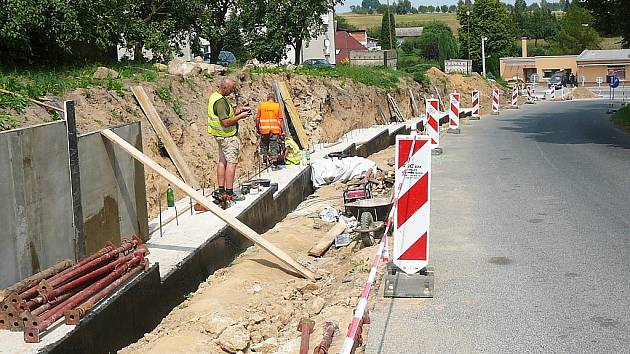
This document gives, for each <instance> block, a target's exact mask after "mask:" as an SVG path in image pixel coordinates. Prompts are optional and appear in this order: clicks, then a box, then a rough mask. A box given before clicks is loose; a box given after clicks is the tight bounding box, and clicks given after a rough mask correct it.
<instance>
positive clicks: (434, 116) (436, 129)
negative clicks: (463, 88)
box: [426, 98, 440, 149]
mask: <svg viewBox="0 0 630 354" xmlns="http://www.w3.org/2000/svg"><path fill="white" fill-rule="evenodd" d="M438 107H439V101H438V100H436V99H434V98H429V99H427V100H426V110H427V125H426V130H427V134H428V135H429V136H430V137H431V148H432V149H435V148H437V147H439V146H440V111H439V109H438Z"/></svg>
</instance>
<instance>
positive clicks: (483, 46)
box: [481, 37, 488, 79]
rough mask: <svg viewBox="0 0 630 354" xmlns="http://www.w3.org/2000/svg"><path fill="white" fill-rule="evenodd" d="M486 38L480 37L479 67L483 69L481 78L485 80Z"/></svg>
mask: <svg viewBox="0 0 630 354" xmlns="http://www.w3.org/2000/svg"><path fill="white" fill-rule="evenodd" d="M487 40H488V37H481V65H482V67H483V77H484V79H485V78H486V41H487Z"/></svg>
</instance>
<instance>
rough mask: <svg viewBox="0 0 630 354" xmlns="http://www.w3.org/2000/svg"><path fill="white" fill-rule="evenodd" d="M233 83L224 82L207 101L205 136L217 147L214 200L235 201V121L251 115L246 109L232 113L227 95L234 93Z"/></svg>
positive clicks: (234, 83)
mask: <svg viewBox="0 0 630 354" xmlns="http://www.w3.org/2000/svg"><path fill="white" fill-rule="evenodd" d="M235 87H236V82H234V80H231V79H224V80H223V81H221V84H220V86H219V88H218V89H217V91H215V92H214V93H212V95H210V99H209V100H208V133H209V134H211V135H212V136H214V138H215V140H216V141H217V144H218V145H219V161H218V165H217V182H218V184H219V189H218V191H217V194H216V195H215V198H217V199H219V200H227V201H228V202H230V201H232V200H233V199H234V190H233V188H234V174H235V173H236V164H237V163H238V157H239V154H240V147H241V142H240V139H239V137H238V121H239V120H241V119H244V118H247V117H248V116H249V115H250V114H251V108H250V107H248V106H245V107H241V108H238V109H236V111H235V110H234V108H233V107H232V105H231V104H230V101H229V99H228V97H227V96H229V95H231V94H232V93H233V92H234V89H235Z"/></svg>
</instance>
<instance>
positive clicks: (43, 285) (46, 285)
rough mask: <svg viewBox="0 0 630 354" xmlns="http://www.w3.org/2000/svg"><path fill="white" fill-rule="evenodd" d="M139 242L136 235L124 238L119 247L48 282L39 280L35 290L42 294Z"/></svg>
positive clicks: (128, 249)
mask: <svg viewBox="0 0 630 354" xmlns="http://www.w3.org/2000/svg"><path fill="white" fill-rule="evenodd" d="M141 244H142V240H141V239H140V238H138V237H137V236H134V237H133V239H132V240H130V241H126V240H125V241H123V242H122V243H121V245H120V247H118V248H115V249H113V250H111V251H109V252H107V253H105V254H104V255H102V256H100V257H97V258H94V259H93V260H91V261H89V262H87V263H85V264H83V265H82V266H80V267H77V268H75V269H74V270H72V271H70V272H68V273H66V274H64V275H63V276H60V277H57V278H56V279H53V280H52V281H50V282H49V281H45V280H43V281H41V282H40V283H39V286H38V289H37V291H38V292H39V293H40V294H42V295H43V294H45V293H46V292H47V291H50V290H52V289H54V288H56V287H59V286H60V285H61V284H63V283H65V282H67V281H69V280H72V279H74V278H76V277H77V276H79V275H81V274H84V273H87V272H88V271H91V270H92V269H94V268H96V267H98V266H99V265H101V263H103V262H106V261H109V260H111V259H112V258H114V257H117V256H118V255H119V254H121V253H122V254H124V253H127V252H129V251H130V250H131V249H132V248H134V247H137V246H139V245H141Z"/></svg>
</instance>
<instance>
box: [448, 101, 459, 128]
mask: <svg viewBox="0 0 630 354" xmlns="http://www.w3.org/2000/svg"><path fill="white" fill-rule="evenodd" d="M459 100H460V94H459V92H453V93H451V108H450V109H449V110H448V118H449V120H448V127H449V128H451V129H458V128H459Z"/></svg>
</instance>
